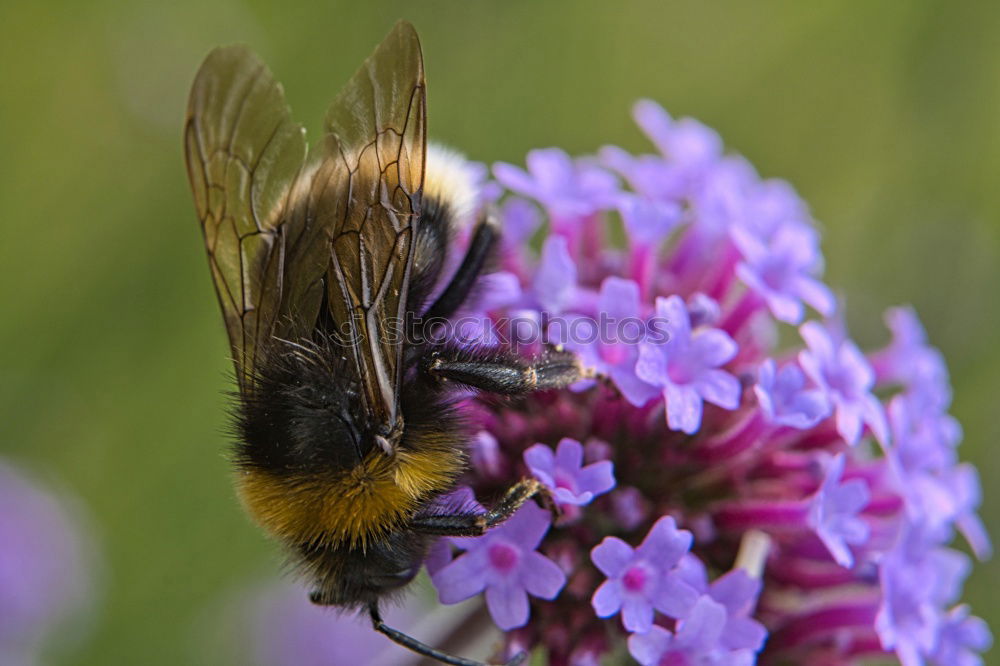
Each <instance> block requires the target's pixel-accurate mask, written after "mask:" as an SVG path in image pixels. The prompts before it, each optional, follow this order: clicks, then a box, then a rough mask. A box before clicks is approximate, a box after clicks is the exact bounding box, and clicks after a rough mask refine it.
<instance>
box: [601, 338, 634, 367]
mask: <svg viewBox="0 0 1000 666" xmlns="http://www.w3.org/2000/svg"><path fill="white" fill-rule="evenodd" d="M628 354H629V349H628V347H627V346H625V345H624V344H621V343H619V344H616V345H604V346H603V347H602V348H601V356H602V357H604V361H605V362H606V363H608V364H609V365H621V364H622V363H624V362H625V361H627V360H628Z"/></svg>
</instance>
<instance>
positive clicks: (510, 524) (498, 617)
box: [431, 502, 566, 631]
mask: <svg viewBox="0 0 1000 666" xmlns="http://www.w3.org/2000/svg"><path fill="white" fill-rule="evenodd" d="M551 523H552V519H551V517H550V515H549V513H548V512H547V511H545V510H544V509H542V508H540V507H538V506H537V505H536V504H533V503H531V502H529V503H527V504H525V505H524V506H522V507H521V508H520V509H519V510H518V512H517V513H515V514H514V515H513V516H511V518H510V519H509V520H507V522H505V523H503V524H501V525H499V526H498V527H495V528H493V529H491V530H490V531H488V532H487V533H486V534H485V535H483V536H481V537H465V538H455V539H452V540H451V541H452V543H454V544H455V545H457V546H458V547H459V548H463V549H465V552H464V553H463V554H461V555H459V556H458V557H457V558H455V559H454V560H453V561H452V562H450V563H449V564H447V565H445V566H444V567H442V568H441V569H438V570H437V571H436V572H435V573H433V574H432V575H431V580H433V581H434V585H435V587H437V591H438V597H439V598H440V600H441V603H445V604H454V603H458V602H459V601H463V600H464V599H468V598H469V597H473V596H475V595H477V594H479V593H480V592H483V591H484V590H485V591H486V605H487V607H489V609H490V614H491V615H492V616H493V621H494V622H496V625H497V626H498V627H500V628H501V629H503V630H504V631H509V630H510V629H515V628H517V627H523V626H524V625H525V624H526V623H527V622H528V616H529V614H530V609H529V606H528V595H529V594H531V595H533V596H536V597H540V598H542V599H554V598H555V597H556V595H557V594H559V591H560V590H561V589H562V588H563V585H565V584H566V574H565V573H563V571H562V569H560V568H559V567H558V565H556V563H555V562H553V561H552V560H550V559H549V558H547V557H545V556H544V555H542V554H541V553H539V552H538V551H537V550H536V549H537V548H538V545H539V544H540V543H541V541H542V537H544V536H545V533H546V532H548V531H549V526H550V525H551Z"/></svg>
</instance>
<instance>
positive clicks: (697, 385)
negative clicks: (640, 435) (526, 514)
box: [635, 296, 740, 434]
mask: <svg viewBox="0 0 1000 666" xmlns="http://www.w3.org/2000/svg"><path fill="white" fill-rule="evenodd" d="M656 316H657V318H658V320H659V321H661V322H666V324H665V326H666V329H667V331H668V334H669V339H668V340H667V341H666V342H665V343H663V344H659V345H657V344H652V343H642V344H640V345H639V361H638V363H637V364H636V368H635V373H636V375H637V376H638V377H639V379H641V380H642V381H644V382H646V383H648V384H652V385H653V386H659V387H661V388H662V390H663V397H664V399H665V400H666V402H667V424H668V425H669V426H670V428H671V429H673V430H681V431H683V432H686V433H688V434H693V433H694V432H696V431H697V430H698V428H699V427H700V426H701V414H702V403H703V402H704V401H708V402H710V403H713V404H715V405H718V406H719V407H723V408H724V409H736V407H737V406H738V405H739V402H740V383H739V380H737V379H736V377H734V376H733V375H731V374H729V373H728V372H726V371H725V370H720V369H719V368H720V367H721V366H723V365H725V364H726V363H727V362H728V361H729V360H731V359H732V358H733V357H734V356H735V355H736V352H737V346H736V342H735V341H734V340H733V339H732V338H731V337H729V335H728V334H727V333H725V332H724V331H721V330H719V329H716V328H700V329H695V330H692V328H691V320H690V316H689V314H688V311H687V308H686V307H685V305H684V301H682V300H681V299H680V297H679V296H671V297H669V298H657V299H656Z"/></svg>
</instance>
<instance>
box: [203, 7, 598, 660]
mask: <svg viewBox="0 0 1000 666" xmlns="http://www.w3.org/2000/svg"><path fill="white" fill-rule="evenodd" d="M425 109H426V84H425V80H424V67H423V59H422V55H421V50H420V43H419V41H418V39H417V34H416V32H415V31H414V29H413V27H412V26H411V25H410V24H409V23H406V22H399V23H398V24H396V26H395V27H394V28H393V30H392V31H391V32H390V33H389V35H388V36H387V37H386V38H385V40H384V41H383V42H382V43H381V44H380V45H379V46H378V47H377V48H376V49H375V51H374V53H373V54H372V55H371V56H370V57H369V58H368V59H367V60H365V61H364V63H363V64H362V65H361V67H360V69H359V70H358V71H357V73H356V74H355V75H354V76H353V78H351V79H350V81H349V82H348V83H347V85H346V86H345V87H344V88H343V90H341V92H340V93H339V95H338V96H337V97H336V99H335V100H334V101H333V104H332V105H331V106H330V109H329V111H328V112H327V115H326V119H325V122H324V129H323V136H322V137H321V138H320V140H319V142H318V143H316V144H315V145H314V146H312V148H311V149H308V150H307V147H306V142H305V133H304V130H303V128H302V127H301V126H300V125H298V124H296V123H295V122H293V121H292V119H291V114H290V110H289V108H288V105H287V103H286V102H285V98H284V93H283V90H282V88H281V86H280V85H279V84H278V83H277V82H276V81H275V80H274V78H273V76H272V75H271V73H270V71H269V70H268V69H267V67H266V66H265V65H264V64H263V63H262V62H261V61H260V60H259V59H258V58H257V57H256V56H255V55H254V54H253V53H251V52H250V51H249V50H248V49H247V48H245V47H242V46H232V47H225V48H219V49H216V50H215V51H213V52H212V53H210V54H209V55H208V57H207V58H206V60H205V62H204V63H203V64H202V66H201V69H200V70H199V71H198V74H197V76H196V78H195V81H194V84H193V87H192V89H191V95H190V100H189V104H188V112H187V119H186V123H185V128H184V147H185V155H186V161H187V169H188V176H189V179H190V183H191V189H192V191H193V193H194V200H195V205H196V208H197V214H198V218H199V220H200V221H201V226H202V231H203V232H204V238H205V247H206V249H207V250H208V261H209V267H210V269H211V273H212V279H213V281H214V283H215V289H216V292H217V295H218V299H219V303H220V305H221V308H222V315H223V319H224V320H225V324H226V329H227V331H228V333H229V342H230V346H231V351H232V357H233V362H234V365H235V374H236V383H237V388H238V391H237V392H236V393H235V404H234V409H233V411H234V415H235V418H234V423H235V431H236V434H237V442H236V444H235V450H234V462H235V466H236V472H237V474H236V488H237V492H238V495H239V497H240V499H241V500H242V503H243V505H244V506H245V508H246V510H247V512H248V513H249V514H250V516H251V517H252V518H253V520H254V521H256V522H257V523H258V524H259V525H260V526H261V527H263V529H264V530H265V531H266V532H267V533H269V534H270V535H271V536H272V537H274V538H276V539H277V540H278V541H279V542H280V543H281V544H283V546H284V547H285V548H286V549H287V551H288V552H289V553H290V554H291V555H292V556H293V559H294V560H295V561H296V562H297V564H298V565H299V569H300V571H301V572H302V573H303V575H304V576H305V577H306V578H307V580H308V581H309V582H310V584H311V586H312V592H311V595H310V599H311V600H312V601H313V602H314V603H316V604H321V605H328V606H335V607H340V608H342V609H346V610H356V611H359V612H366V613H367V614H368V615H369V616H370V618H371V622H372V625H373V627H374V628H375V629H376V630H377V631H379V632H381V633H383V634H385V635H386V636H388V637H389V638H390V639H392V640H393V641H395V642H397V643H399V644H401V645H403V646H405V647H407V648H409V649H411V650H413V651H415V652H417V653H419V654H422V655H424V656H427V657H432V658H434V659H437V660H439V661H441V662H444V663H448V664H457V665H460V666H461V665H465V666H470V665H475V664H477V663H478V662H474V661H470V660H467V659H462V658H459V657H455V656H451V655H448V654H445V653H443V652H441V651H438V650H436V649H434V648H432V647H430V646H428V645H425V644H424V643H421V642H420V641H418V640H416V639H415V638H412V637H410V636H408V635H406V634H404V633H402V632H400V631H398V630H396V629H393V628H391V627H388V626H386V624H385V623H384V622H383V621H382V618H381V614H380V610H379V609H380V604H382V603H383V602H384V601H385V600H386V599H387V598H390V597H391V596H393V594H394V593H398V592H400V591H401V590H402V588H404V587H405V586H406V585H407V583H409V582H410V581H411V580H412V579H413V578H414V576H416V574H417V572H418V571H419V569H420V567H421V566H422V564H423V560H424V557H425V554H426V552H427V549H428V547H429V545H430V543H431V542H432V541H433V539H435V538H436V537H440V536H445V535H449V536H472V535H479V534H483V533H484V532H485V531H486V530H488V529H490V528H491V527H493V526H495V525H497V524H499V523H501V522H503V521H504V520H506V519H507V518H508V517H509V516H511V515H512V514H513V513H514V512H515V511H516V510H517V509H518V507H520V506H521V504H523V503H524V502H525V501H527V500H528V499H529V498H531V497H533V496H535V495H536V494H537V493H539V492H540V488H539V485H538V483H537V482H536V481H534V480H531V479H524V480H522V481H521V482H519V483H517V484H515V485H514V486H513V487H512V488H510V490H509V491H508V492H507V493H506V494H505V495H504V496H502V497H501V498H500V499H499V501H498V502H497V503H496V504H495V505H494V506H493V507H492V508H491V509H489V510H487V511H485V512H477V511H470V510H464V509H461V508H454V507H452V508H450V509H449V508H447V502H444V501H442V499H441V498H442V497H444V496H446V495H447V494H448V493H449V492H450V491H452V490H454V488H455V487H456V484H457V482H458V480H459V478H460V476H461V475H462V474H463V473H464V472H465V470H466V467H467V457H466V452H465V445H466V442H467V440H468V439H469V432H468V430H467V427H466V426H465V424H463V422H462V420H461V418H460V413H459V410H458V409H457V408H456V403H457V401H458V399H459V394H461V395H466V394H467V393H468V389H469V388H472V389H475V390H478V391H481V392H486V393H494V394H501V395H507V396H517V395H524V394H527V393H530V392H532V391H538V390H544V389H558V388H563V387H566V386H568V385H569V384H571V383H573V382H575V381H577V380H578V379H580V378H581V376H582V373H581V368H580V365H579V363H578V361H577V360H576V359H575V357H574V356H573V355H572V354H570V353H568V352H565V351H562V350H558V349H548V350H546V351H545V352H543V353H542V354H541V355H540V356H538V357H536V358H533V359H526V358H522V357H520V356H518V355H516V354H515V353H514V352H512V351H509V350H502V349H501V350H498V349H486V348H481V347H468V346H462V345H458V344H455V343H451V342H448V340H447V339H441V338H442V336H439V335H434V334H433V333H434V331H433V330H431V329H433V328H434V326H435V325H437V324H440V322H442V321H447V320H448V318H449V317H451V316H453V315H454V314H455V313H456V311H458V310H459V308H461V307H462V306H463V305H464V304H466V302H467V301H469V299H470V294H471V293H472V291H473V287H474V285H475V284H476V281H477V278H478V277H479V276H480V275H481V274H482V273H483V272H484V270H486V267H487V265H488V263H489V259H490V256H491V253H492V251H493V249H494V247H495V246H496V244H497V241H498V239H499V234H500V229H499V226H498V224H497V222H496V221H495V220H494V219H493V218H492V217H491V216H489V215H481V216H480V219H479V220H478V221H477V222H476V224H475V226H474V227H473V229H472V232H471V235H470V241H469V243H468V246H467V249H466V250H465V254H464V257H463V258H462V260H461V262H460V263H459V265H458V268H457V269H454V270H447V269H446V265H447V262H446V256H447V254H448V250H449V248H450V246H451V244H452V237H453V235H454V227H455V225H456V220H458V219H459V218H460V217H461V216H462V215H464V214H467V213H469V207H470V200H473V199H474V193H473V192H470V191H469V187H468V183H467V182H463V179H462V178H461V177H460V175H457V174H458V173H459V172H460V171H461V170H460V169H459V170H456V168H455V166H454V164H453V161H454V160H453V159H452V160H449V159H448V158H447V157H446V156H445V154H444V153H441V151H438V150H434V149H432V150H430V151H428V149H427V142H426V110H425ZM456 389H460V391H456ZM519 660H520V659H516V660H514V661H512V662H510V663H515V662H516V661H519Z"/></svg>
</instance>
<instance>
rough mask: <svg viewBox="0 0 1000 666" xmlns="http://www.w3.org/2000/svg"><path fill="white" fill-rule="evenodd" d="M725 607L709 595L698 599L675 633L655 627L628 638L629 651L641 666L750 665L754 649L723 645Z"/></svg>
mask: <svg viewBox="0 0 1000 666" xmlns="http://www.w3.org/2000/svg"><path fill="white" fill-rule="evenodd" d="M726 615H727V613H726V607H725V606H723V605H722V604H720V603H718V602H717V601H714V600H713V599H712V598H711V597H709V596H708V595H704V596H702V597H700V598H699V599H698V601H697V602H696V603H695V604H694V607H693V608H692V609H691V612H690V614H689V615H688V616H687V617H685V618H684V619H683V620H681V621H680V622H678V623H677V630H676V632H670V631H668V630H666V629H664V628H663V627H661V626H659V625H654V626H653V627H652V628H651V629H650V630H649V631H648V632H643V633H638V632H637V633H634V634H632V635H631V636H629V639H628V650H629V653H631V655H632V656H633V657H635V659H636V661H638V662H639V663H640V664H641V665H642V666H687V665H688V664H692V665H697V666H751V665H752V664H754V663H756V654H755V650H753V649H751V648H735V649H734V648H731V647H728V646H727V645H726V644H725V638H726V628H727V621H726V620H727V618H726Z"/></svg>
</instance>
